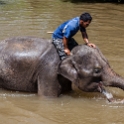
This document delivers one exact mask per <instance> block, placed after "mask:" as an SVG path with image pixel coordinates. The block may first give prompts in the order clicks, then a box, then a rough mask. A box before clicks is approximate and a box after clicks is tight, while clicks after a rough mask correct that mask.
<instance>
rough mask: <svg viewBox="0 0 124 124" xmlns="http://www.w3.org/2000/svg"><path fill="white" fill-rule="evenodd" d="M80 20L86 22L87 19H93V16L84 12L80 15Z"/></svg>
mask: <svg viewBox="0 0 124 124" xmlns="http://www.w3.org/2000/svg"><path fill="white" fill-rule="evenodd" d="M80 20H83V21H84V22H87V21H92V17H91V15H90V14H89V13H86V12H85V13H83V14H81V15H80Z"/></svg>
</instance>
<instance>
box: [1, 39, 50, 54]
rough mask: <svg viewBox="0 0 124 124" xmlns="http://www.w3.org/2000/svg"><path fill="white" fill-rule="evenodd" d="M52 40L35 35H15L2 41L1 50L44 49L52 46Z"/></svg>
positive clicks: (24, 50) (25, 50)
mask: <svg viewBox="0 0 124 124" xmlns="http://www.w3.org/2000/svg"><path fill="white" fill-rule="evenodd" d="M50 45H51V44H50V41H49V40H46V39H41V38H35V37H14V38H10V39H6V40H4V41H1V42H0V51H6V52H7V51H10V52H28V51H33V50H35V51H40V52H42V51H44V50H45V49H46V48H48V47H49V46H50Z"/></svg>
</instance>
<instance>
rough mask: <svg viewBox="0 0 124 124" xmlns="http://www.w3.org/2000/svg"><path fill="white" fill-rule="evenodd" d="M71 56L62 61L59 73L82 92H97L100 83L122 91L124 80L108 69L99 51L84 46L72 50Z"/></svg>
mask: <svg viewBox="0 0 124 124" xmlns="http://www.w3.org/2000/svg"><path fill="white" fill-rule="evenodd" d="M72 54H73V55H72V56H69V57H67V58H66V59H65V60H63V61H62V62H61V64H60V67H59V73H60V74H61V75H63V76H64V77H66V78H67V79H69V80H71V81H72V82H74V83H75V84H76V85H77V87H78V88H79V89H81V90H83V91H99V90H98V87H99V84H100V82H102V84H103V85H104V86H112V87H119V88H121V89H123V90H124V78H122V77H121V76H119V75H118V74H116V73H115V72H114V71H113V70H112V69H111V67H110V65H109V63H108V61H107V59H106V58H105V57H104V56H103V54H102V53H101V51H100V50H99V49H98V48H97V47H96V48H91V47H88V46H86V45H80V46H77V47H75V48H74V49H73V50H72Z"/></svg>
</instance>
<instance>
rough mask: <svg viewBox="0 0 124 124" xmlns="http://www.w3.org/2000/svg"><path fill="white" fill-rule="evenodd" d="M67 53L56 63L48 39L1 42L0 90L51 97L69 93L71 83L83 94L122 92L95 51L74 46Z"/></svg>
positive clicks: (120, 84) (123, 82) (117, 78)
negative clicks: (68, 53) (117, 89)
mask: <svg viewBox="0 0 124 124" xmlns="http://www.w3.org/2000/svg"><path fill="white" fill-rule="evenodd" d="M71 52H72V54H73V55H71V56H68V57H67V58H66V59H64V60H63V61H60V59H59V56H58V53H57V52H56V49H55V47H54V46H53V45H52V44H51V42H50V41H49V40H46V39H40V38H34V37H15V38H11V39H7V40H4V41H1V42H0V58H1V59H0V87H1V88H4V89H9V90H16V91H25V92H37V93H38V94H39V95H44V96H52V97H53V96H55V97H58V96H59V95H60V94H61V93H64V92H65V91H70V90H72V88H71V86H72V83H75V85H76V86H77V87H78V88H79V89H81V90H83V91H87V92H102V93H103V94H105V92H106V91H105V89H104V88H103V86H113V87H119V88H121V89H124V79H123V78H122V77H120V76H119V75H117V74H116V73H115V72H114V71H113V70H112V69H111V67H110V65H109V63H108V61H107V60H106V58H105V57H104V56H103V54H102V53H101V51H100V50H99V49H98V48H96V49H94V48H90V47H88V46H86V45H78V46H76V47H75V48H74V49H72V51H71Z"/></svg>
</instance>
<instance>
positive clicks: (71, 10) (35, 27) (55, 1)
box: [0, 0, 124, 124]
mask: <svg viewBox="0 0 124 124" xmlns="http://www.w3.org/2000/svg"><path fill="white" fill-rule="evenodd" d="M85 11H87V12H89V13H91V15H92V17H93V21H92V23H91V25H90V26H89V27H88V29H87V32H88V35H89V39H90V42H93V43H95V44H96V45H98V46H99V47H100V49H101V50H102V52H103V53H104V55H105V56H106V57H107V58H108V60H109V62H110V64H111V66H112V68H113V69H114V70H115V71H116V72H117V73H119V74H120V75H122V76H124V70H123V67H124V5H123V4H122V5H117V4H110V3H105V4H101V3H80V4H73V3H64V2H61V1H59V0H47V1H46V0H4V2H0V40H3V39H5V38H9V37H13V36H36V37H43V38H51V35H50V34H47V33H46V32H47V31H53V30H54V29H55V28H56V27H57V26H58V25H59V24H60V23H62V22H63V21H65V20H67V19H70V18H73V17H75V16H78V15H80V14H81V13H82V12H85ZM75 39H76V40H77V41H78V42H79V43H80V44H81V43H83V41H82V38H81V35H80V33H78V34H77V35H76V36H75ZM108 90H109V91H111V92H112V93H113V95H114V97H115V98H116V99H123V98H124V92H123V91H122V90H119V89H117V88H108ZM123 116H124V104H110V103H108V102H107V100H106V99H105V98H104V97H103V96H102V95H101V94H99V93H84V92H80V91H77V90H75V91H73V92H72V93H70V94H64V95H61V96H60V97H59V98H57V99H53V98H42V97H41V98H40V97H38V96H37V94H30V93H20V92H11V91H4V90H0V124H91V123H92V124H122V123H123V122H124V118H123Z"/></svg>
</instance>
